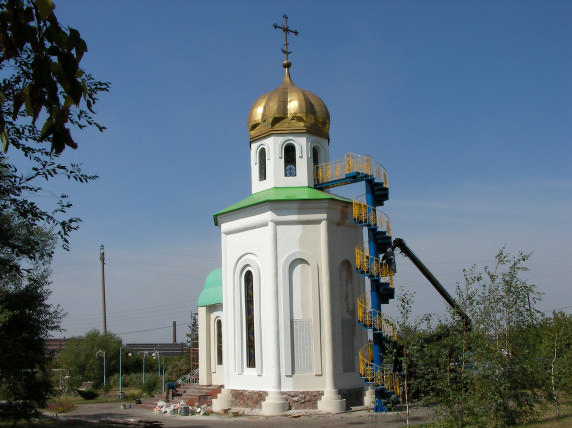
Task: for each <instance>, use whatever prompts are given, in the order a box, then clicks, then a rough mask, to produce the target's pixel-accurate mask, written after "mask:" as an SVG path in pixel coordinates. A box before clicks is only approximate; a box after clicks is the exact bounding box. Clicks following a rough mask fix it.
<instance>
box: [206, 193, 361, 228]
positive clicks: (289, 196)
mask: <svg viewBox="0 0 572 428" xmlns="http://www.w3.org/2000/svg"><path fill="white" fill-rule="evenodd" d="M318 199H333V200H336V201H343V202H351V201H350V200H349V199H347V198H344V197H342V196H338V195H333V194H331V193H327V192H323V191H321V190H316V189H313V188H311V187H273V188H271V189H268V190H263V191H262V192H258V193H254V194H253V195H250V196H249V197H248V198H246V199H243V200H242V201H240V202H237V203H236V204H233V205H231V206H230V207H228V208H225V209H223V210H221V211H219V212H217V213H215V214H213V218H214V223H215V226H218V216H219V215H221V214H226V213H229V212H232V211H236V210H239V209H241V208H246V207H250V206H253V205H257V204H261V203H263V202H270V201H302V200H318Z"/></svg>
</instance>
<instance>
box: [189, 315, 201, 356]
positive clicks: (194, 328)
mask: <svg viewBox="0 0 572 428" xmlns="http://www.w3.org/2000/svg"><path fill="white" fill-rule="evenodd" d="M187 345H188V346H189V348H198V347H199V319H198V314H197V313H196V312H191V322H190V323H189V331H188V333H187Z"/></svg>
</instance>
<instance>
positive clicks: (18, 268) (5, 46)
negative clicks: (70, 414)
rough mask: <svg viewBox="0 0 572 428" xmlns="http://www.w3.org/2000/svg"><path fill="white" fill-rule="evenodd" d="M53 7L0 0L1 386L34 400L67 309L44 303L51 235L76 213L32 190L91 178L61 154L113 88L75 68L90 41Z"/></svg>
mask: <svg viewBox="0 0 572 428" xmlns="http://www.w3.org/2000/svg"><path fill="white" fill-rule="evenodd" d="M54 8H55V6H54V4H53V3H52V1H51V0H0V140H1V141H2V150H1V151H0V349H2V352H1V353H0V360H1V365H0V394H1V396H2V397H4V398H7V399H22V400H33V401H36V402H38V403H41V402H42V401H43V400H44V399H45V397H46V394H47V392H48V391H49V387H50V386H49V381H48V378H47V376H46V371H45V363H46V360H45V357H44V352H43V341H44V339H45V338H46V337H47V336H49V335H50V334H51V333H53V332H55V331H57V330H58V329H59V328H60V323H61V319H62V316H63V313H62V311H61V309H60V308H59V307H57V306H55V307H54V306H51V305H49V304H48V303H47V299H48V296H49V293H50V291H49V286H50V282H49V275H50V272H49V265H50V262H51V259H52V256H53V252H54V248H55V244H56V236H59V238H60V239H61V241H62V243H63V246H64V248H67V247H68V236H69V234H70V233H71V231H73V230H75V229H77V227H78V224H79V221H80V220H79V219H78V218H73V217H71V218H66V217H67V212H68V210H69V208H70V207H71V203H70V202H69V199H68V196H67V195H65V194H61V195H59V196H57V195H55V204H53V205H51V206H50V205H48V204H49V202H48V203H46V202H45V201H42V202H41V203H40V202H39V200H40V198H38V196H39V195H40V193H41V192H44V191H46V192H47V191H48V190H46V189H44V186H45V183H46V181H49V180H52V179H53V178H54V177H56V176H60V177H65V178H67V179H70V180H75V181H78V182H81V183H85V182H88V181H91V180H93V179H95V176H92V175H87V174H84V173H83V172H82V170H81V166H80V165H77V164H73V163H71V164H66V163H64V162H62V161H61V159H60V153H61V152H62V151H63V150H64V148H65V147H72V148H75V147H77V143H76V142H75V140H74V138H73V137H72V130H73V129H80V130H81V129H83V128H85V127H88V126H95V127H96V128H97V129H99V130H100V131H101V130H103V129H104V128H103V126H101V125H99V124H98V123H97V122H95V120H94V110H93V107H94V104H95V102H96V101H97V96H98V94H99V93H101V92H102V91H107V90H108V88H109V84H108V83H102V82H98V81H97V80H95V79H94V78H93V77H92V76H91V75H89V74H87V73H84V72H83V71H82V70H81V69H80V61H81V59H82V57H83V55H84V53H85V52H86V51H87V45H86V43H85V41H84V40H83V39H82V38H81V37H80V34H79V32H78V31H77V30H75V29H72V28H67V27H62V26H61V25H60V24H59V22H58V20H57V18H56V16H55V15H54ZM38 123H41V125H38ZM9 148H11V152H10V157H8V154H7V152H8V149H9ZM49 193H50V194H52V192H49ZM51 200H53V199H51Z"/></svg>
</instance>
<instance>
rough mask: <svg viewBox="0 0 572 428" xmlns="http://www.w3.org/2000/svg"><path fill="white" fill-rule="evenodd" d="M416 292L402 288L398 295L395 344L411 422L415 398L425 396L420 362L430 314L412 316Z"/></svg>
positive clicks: (407, 415) (408, 416) (402, 386)
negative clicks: (419, 316)
mask: <svg viewBox="0 0 572 428" xmlns="http://www.w3.org/2000/svg"><path fill="white" fill-rule="evenodd" d="M414 301H415V293H414V292H411V291H409V290H401V291H400V292H399V294H398V295H397V302H398V305H399V320H398V322H397V328H398V340H397V343H396V344H394V348H395V350H394V356H393V360H394V364H393V366H394V370H395V371H397V372H398V373H399V375H400V380H401V387H400V390H401V394H402V397H403V399H404V400H405V409H406V410H405V420H406V423H407V426H408V427H409V425H410V419H411V404H412V402H413V400H414V399H415V398H420V397H422V396H423V395H424V387H425V381H424V372H425V370H426V369H425V367H422V366H421V364H420V361H423V360H424V355H425V347H424V339H425V337H426V336H427V330H429V329H430V325H431V316H429V315H424V316H423V317H421V318H420V319H412V316H411V314H412V312H413V307H414Z"/></svg>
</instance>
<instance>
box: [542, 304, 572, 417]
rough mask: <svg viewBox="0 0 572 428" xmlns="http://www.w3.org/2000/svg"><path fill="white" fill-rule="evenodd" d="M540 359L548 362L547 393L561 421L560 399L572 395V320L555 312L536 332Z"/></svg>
mask: <svg viewBox="0 0 572 428" xmlns="http://www.w3.org/2000/svg"><path fill="white" fill-rule="evenodd" d="M536 333H537V334H536V338H537V340H538V343H540V350H539V355H538V358H539V360H540V361H542V362H544V370H545V374H546V380H545V382H544V390H545V394H546V396H547V397H549V399H550V402H552V404H553V405H554V408H555V409H556V414H557V416H558V417H560V397H561V395H562V394H563V393H564V394H566V393H570V392H572V316H570V315H566V314H565V313H564V312H556V311H555V312H553V313H552V317H547V318H545V319H543V320H542V322H541V323H540V325H539V326H538V328H537V329H536Z"/></svg>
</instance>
